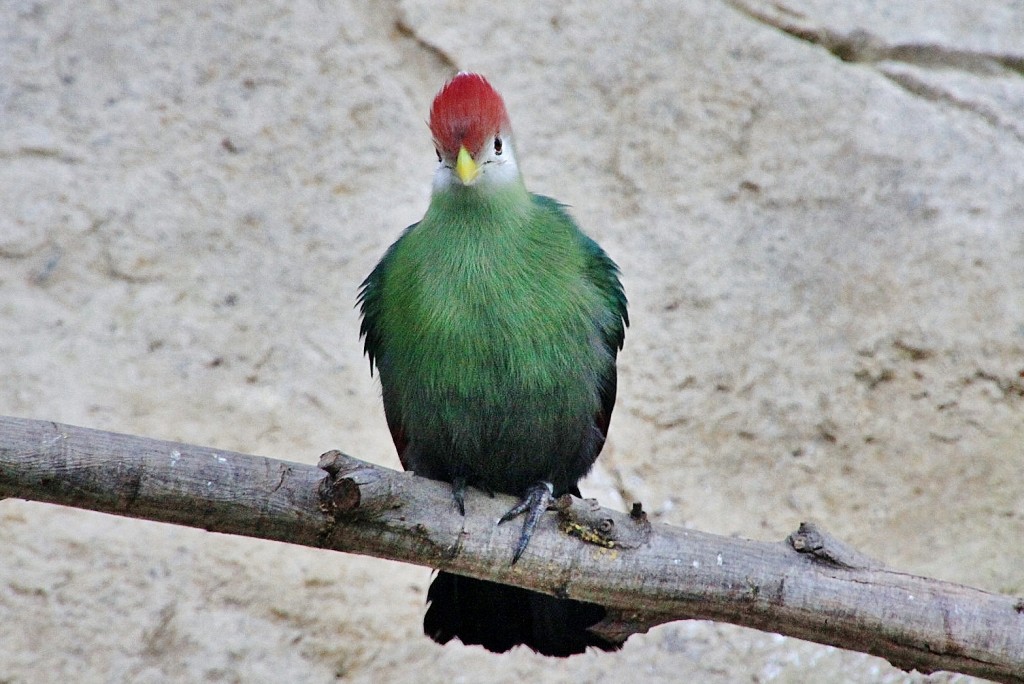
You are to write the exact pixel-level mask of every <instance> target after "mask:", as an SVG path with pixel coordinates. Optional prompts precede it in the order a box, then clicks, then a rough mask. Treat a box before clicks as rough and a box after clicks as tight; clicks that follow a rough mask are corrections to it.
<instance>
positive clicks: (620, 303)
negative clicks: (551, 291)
mask: <svg viewBox="0 0 1024 684" xmlns="http://www.w3.org/2000/svg"><path fill="white" fill-rule="evenodd" d="M534 201H535V202H536V203H537V204H538V205H540V206H541V207H543V208H544V209H546V210H547V211H550V212H553V213H556V214H558V215H559V216H560V218H561V219H562V220H563V221H564V222H566V223H567V224H569V225H570V226H572V229H573V230H574V231H575V232H576V234H577V235H578V236H579V241H580V248H581V249H582V250H583V252H584V254H585V255H586V265H585V272H584V275H585V277H586V278H587V279H588V280H589V281H590V282H591V283H592V284H593V285H594V286H595V287H596V288H597V290H598V292H600V294H601V300H602V302H601V307H600V311H599V312H598V313H597V316H598V317H599V319H600V320H599V321H598V326H599V331H600V336H601V342H602V343H603V344H604V345H605V348H606V350H607V352H608V356H609V358H610V359H611V362H610V363H609V365H608V368H607V369H606V370H605V372H604V374H603V377H602V378H601V387H600V398H601V410H600V412H599V413H598V414H597V416H595V418H594V422H595V423H596V425H597V427H598V429H599V430H600V431H601V435H602V443H603V439H604V436H606V435H607V434H608V424H609V422H610V421H611V418H612V409H614V408H615V392H616V388H617V376H616V371H615V359H616V356H617V355H618V352H619V350H620V349H622V342H623V340H624V338H625V335H626V327H627V326H628V325H629V314H628V313H627V311H626V294H625V292H624V291H623V289H622V283H621V282H619V267H618V266H617V265H616V264H615V262H614V261H612V260H611V258H610V257H609V256H608V255H607V254H605V251H604V250H603V249H601V246H600V245H598V244H597V243H596V242H594V241H593V240H591V239H590V238H589V237H587V235H586V234H584V233H583V231H581V230H580V229H579V227H578V226H577V225H576V222H575V221H574V220H573V218H572V217H571V216H570V215H569V213H568V212H567V211H566V210H565V205H563V204H561V203H560V202H558V201H557V200H553V199H551V198H550V197H545V196H543V195H534Z"/></svg>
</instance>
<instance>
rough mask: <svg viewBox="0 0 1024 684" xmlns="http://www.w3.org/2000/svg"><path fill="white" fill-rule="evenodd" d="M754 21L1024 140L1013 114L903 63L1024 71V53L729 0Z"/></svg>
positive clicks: (982, 72) (989, 73) (994, 72)
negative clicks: (956, 44)
mask: <svg viewBox="0 0 1024 684" xmlns="http://www.w3.org/2000/svg"><path fill="white" fill-rule="evenodd" d="M725 2H726V4H727V5H729V6H730V7H732V8H733V9H735V10H737V11H738V12H740V13H742V14H743V15H745V16H747V17H749V18H750V19H753V20H754V21H756V22H758V23H761V24H764V25H766V26H769V27H771V28H773V29H776V30H778V31H781V32H782V33H785V34H786V35H789V36H792V37H794V38H798V39H800V40H803V41H805V42H808V43H811V44H812V45H818V46H820V47H823V48H825V49H826V50H828V51H829V52H830V53H831V54H832V55H834V56H835V57H837V58H839V59H840V60H842V61H844V62H850V63H856V64H867V65H870V66H873V67H875V68H876V70H877V71H878V72H879V73H880V74H881V75H882V76H884V77H885V78H887V79H889V81H890V82H892V83H893V84H895V85H897V86H899V87H900V88H902V89H903V90H905V91H906V92H908V93H910V94H911V95H915V96H917V97H921V98H924V99H925V100H928V101H930V102H936V103H939V104H944V105H948V106H951V107H953V108H956V109H958V110H961V111H964V112H968V113H970V114H973V115H975V116H977V117H979V118H981V119H982V120H983V121H984V122H985V123H987V124H988V125H990V126H992V127H994V128H998V129H999V130H1002V131H1005V132H1007V133H1010V134H1011V135H1013V136H1014V137H1015V138H1017V139H1018V140H1020V141H1024V130H1021V129H1019V127H1018V126H1017V125H1016V124H1015V122H1014V120H1013V119H1012V118H1011V117H1006V116H1003V115H1001V114H1000V112H999V111H998V110H997V109H995V108H993V107H990V106H988V105H986V104H985V103H983V102H979V101H977V100H974V99H968V98H965V97H962V96H960V95H958V94H957V93H955V92H954V91H952V90H950V89H949V88H946V87H943V86H941V85H938V84H934V83H929V82H927V81H926V80H924V79H923V78H921V77H919V76H916V75H914V74H912V73H908V72H907V71H906V70H905V69H901V68H900V67H901V66H907V67H918V68H921V69H934V70H940V69H941V70H947V71H957V72H960V73H966V74H971V75H975V76H983V77H993V76H996V77H1006V76H1014V77H1017V76H1024V54H1019V55H1017V54H1010V53H1006V54H1004V53H997V52H983V51H974V50H963V49H959V48H952V47H948V46H945V45H939V44H934V43H888V42H887V41H886V40H885V39H883V38H882V37H880V36H877V35H875V34H873V33H871V32H869V31H866V30H864V29H860V28H858V29H854V30H852V31H848V32H845V33H844V32H840V31H836V30H834V29H830V28H828V27H825V26H819V25H815V24H813V23H812V22H811V21H809V20H807V18H806V15H804V14H802V13H800V12H797V11H795V10H792V9H790V8H787V7H785V6H784V5H782V4H781V3H778V2H774V3H771V5H770V8H769V6H761V5H760V4H759V3H757V2H752V1H750V0H725Z"/></svg>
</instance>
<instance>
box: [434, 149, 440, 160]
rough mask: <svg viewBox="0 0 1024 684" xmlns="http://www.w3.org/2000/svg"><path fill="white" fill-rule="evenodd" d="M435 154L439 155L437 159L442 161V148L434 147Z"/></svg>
mask: <svg viewBox="0 0 1024 684" xmlns="http://www.w3.org/2000/svg"><path fill="white" fill-rule="evenodd" d="M434 154H436V155H437V161H441V150H439V149H437V148H436V147H435V148H434Z"/></svg>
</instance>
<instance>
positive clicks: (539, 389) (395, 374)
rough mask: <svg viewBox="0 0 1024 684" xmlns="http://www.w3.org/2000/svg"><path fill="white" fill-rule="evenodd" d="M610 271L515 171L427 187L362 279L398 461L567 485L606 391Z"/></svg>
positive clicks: (369, 348)
mask: <svg viewBox="0 0 1024 684" xmlns="http://www.w3.org/2000/svg"><path fill="white" fill-rule="evenodd" d="M617 273H618V271H617V268H616V266H615V264H614V263H613V262H612V261H611V260H610V259H609V258H608V256H607V255H606V254H605V253H604V252H603V251H602V250H601V248H600V247H599V246H598V245H597V244H596V243H595V242H594V241H592V240H591V239H590V238H588V237H586V236H585V235H584V234H583V233H582V232H580V230H579V229H578V228H577V227H576V225H575V223H574V222H573V220H572V219H571V218H570V217H569V215H568V214H567V213H566V212H565V211H564V210H563V208H562V206H561V205H559V204H558V203H557V202H555V201H554V200H551V199H549V198H546V197H541V196H538V195H532V194H530V193H528V192H527V191H526V189H525V188H524V187H523V185H522V183H521V182H518V183H511V184H508V185H507V186H502V187H499V188H490V189H488V191H487V192H481V190H480V189H479V188H475V187H463V186H457V187H451V188H448V189H446V190H445V191H443V192H435V193H434V196H433V198H432V200H431V204H430V208H429V209H428V211H427V213H426V215H425V216H424V218H423V220H422V221H420V222H419V223H417V224H415V225H413V226H411V227H409V228H408V229H407V230H406V231H405V233H403V235H402V236H401V237H400V238H399V240H398V241H397V242H395V243H394V244H393V245H392V246H391V248H390V249H389V250H388V251H387V253H386V254H385V255H384V257H383V259H381V261H380V263H379V264H378V265H377V267H376V268H375V269H374V270H373V272H372V273H371V274H370V276H369V277H368V278H367V279H366V281H365V282H364V283H363V286H362V290H361V292H360V303H361V308H362V313H363V324H362V329H361V332H362V334H363V335H364V336H365V338H366V352H367V354H368V355H369V357H370V362H371V365H373V364H375V365H376V366H377V368H378V370H379V373H380V379H381V385H382V388H383V395H384V407H385V412H386V414H387V418H388V424H389V426H390V428H391V431H392V435H393V436H394V438H395V444H396V447H397V448H398V449H399V455H400V457H401V460H402V463H403V465H404V466H405V467H406V468H407V469H410V470H413V471H415V472H417V473H419V474H421V475H425V476H427V477H432V478H434V479H440V480H445V481H449V482H453V481H456V480H458V479H460V478H461V479H465V481H466V482H468V484H470V485H474V486H478V487H481V488H483V489H486V490H490V491H499V492H507V493H510V494H515V495H520V494H522V492H523V490H524V489H526V488H527V487H528V486H530V485H531V484H534V483H536V482H538V481H547V482H551V483H552V484H553V485H554V489H555V494H556V495H558V494H560V493H563V492H565V491H570V490H572V489H573V488H574V486H575V484H576V481H577V480H578V479H579V478H581V477H582V476H583V475H585V474H586V472H587V471H588V470H589V469H590V467H591V465H592V464H593V461H594V459H595V458H596V457H597V454H598V452H599V451H600V449H601V446H602V444H603V442H604V434H605V431H606V430H607V425H608V419H609V418H610V415H611V410H612V406H613V404H614V400H615V357H616V353H617V351H618V350H619V348H620V347H621V345H622V339H623V333H624V327H625V325H626V324H627V317H626V299H625V296H624V295H623V291H622V287H621V285H620V283H619V280H618V275H617Z"/></svg>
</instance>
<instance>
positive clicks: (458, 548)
mask: <svg viewBox="0 0 1024 684" xmlns="http://www.w3.org/2000/svg"><path fill="white" fill-rule="evenodd" d="M5 497H16V498H23V499H31V500H34V501H45V502H50V503H55V504H62V505H66V506H77V507H80V508H88V509H91V510H96V511H103V512H106V513H114V514H117V515H124V516H130V517H136V518H145V519H148V520H157V521H161V522H170V523H175V524H179V525H188V526H191V527H200V528H203V529H206V530H211V531H215V532H223V533H228V534H239V535H245V536H249V537H259V538H263V539H274V540H277V541H285V542H290V543H293V544H302V545H305V546H313V547H319V548H326V549H334V550H336V551H348V552H352V553H361V554H366V555H370V556H377V557H380V558H389V559H393V560H400V561H404V562H407V563H415V564H419V565H426V566H430V567H435V568H443V569H445V570H450V571H452V572H457V573H461V574H464V575H470V576H472V577H479V578H486V579H490V580H494V581H497V582H503V583H506V584H513V585H516V586H520V587H526V588H530V589H535V590H538V591H543V592H547V593H550V594H555V595H558V596H569V597H572V598H577V599H583V600H586V601H593V602H595V603H600V604H602V605H604V606H607V607H608V609H609V610H608V617H607V618H606V619H605V620H604V621H603V622H602V623H600V624H599V625H597V626H596V627H595V629H596V630H597V631H600V632H601V633H602V634H604V635H605V636H607V637H609V638H617V639H622V640H624V639H625V638H626V637H628V636H629V635H630V634H634V633H637V632H643V631H646V630H647V629H648V628H650V627H651V626H653V625H656V624H661V623H664V622H669V621H673V620H682V619H692V618H697V619H708V620H718V621H724V622H731V623H734V624H737V625H744V626H747V627H753V628H756V629H761V630H765V631H770V632H778V633H781V634H786V635H790V636H795V637H799V638H801V639H807V640H810V641H816V642H819V643H823V644H831V645H833V646H839V647H841V648H846V649H850V650H855V651H862V652H865V653H871V654H874V655H877V656H881V657H883V658H886V659H887V660H889V662H891V663H893V664H894V665H896V666H897V667H900V668H903V669H906V670H910V669H917V670H920V671H922V672H935V671H938V670H951V671H955V672H961V673H964V674H971V675H976V676H979V677H985V678H989V679H992V680H995V681H1000V682H1018V683H1024V600H1021V599H1014V598H1013V597H1008V596H1000V595H997V594H992V593H989V592H985V591H981V590H979V589H972V588H970V587H965V586H961V585H957V584H952V583H949V582H942V581H939V580H934V579H927V578H923V577H915V576H913V575H908V574H905V573H900V572H895V571H892V570H888V569H885V568H883V567H881V565H880V564H878V563H877V562H874V561H871V560H870V559H867V558H865V557H864V556H862V555H861V554H859V553H857V552H856V551H855V550H853V549H850V548H849V547H847V546H845V545H843V544H842V543H841V542H839V541H837V540H835V539H833V538H831V537H830V536H829V535H828V534H826V533H824V532H823V531H822V530H820V529H819V528H817V527H815V526H813V525H803V526H801V529H800V530H798V531H797V532H795V533H794V534H792V535H790V537H789V538H788V539H787V540H785V541H783V542H774V543H769V542H757V541H749V540H744V539H735V538H728V537H719V536H715V535H710V534H705V533H703V532H697V531H693V530H684V529H679V528H675V527H671V526H668V525H663V524H657V523H650V522H649V521H648V520H647V519H646V516H645V515H644V513H643V511H642V510H640V507H639V505H635V506H634V509H633V511H632V512H631V513H630V514H624V513H618V512H614V511H609V510H607V509H603V508H600V507H598V506H597V505H596V503H594V502H590V501H581V500H579V499H572V498H571V497H563V498H562V499H561V500H560V501H559V502H558V504H557V506H556V509H557V512H556V513H555V514H550V515H548V516H545V518H544V520H543V521H542V523H541V525H540V526H539V527H538V530H537V533H536V534H535V535H534V538H533V540H532V541H531V543H530V547H529V548H528V549H527V551H526V553H525V554H524V555H523V557H522V559H521V560H520V561H519V562H518V563H517V564H516V565H514V566H513V565H511V564H510V560H511V554H512V548H513V545H514V541H515V539H516V538H517V536H518V534H519V526H518V525H516V524H510V525H502V526H500V527H498V526H496V525H495V521H496V520H497V519H498V517H500V515H501V514H502V513H503V512H504V511H505V510H507V509H508V508H509V506H510V505H511V500H510V499H508V498H506V497H495V498H491V497H488V496H487V495H485V494H482V493H480V492H476V491H474V490H471V491H470V492H467V497H466V516H465V517H462V516H461V515H459V514H458V513H457V512H456V511H455V510H454V507H453V505H452V499H451V491H450V489H449V487H448V486H447V485H445V484H443V483H438V482H433V481H430V480H426V479H423V478H419V477H415V476H413V475H410V474H408V473H401V472H396V471H392V470H388V469H386V468H381V467H378V466H374V465H371V464H369V463H364V462H362V461H358V460H356V459H353V458H349V457H347V456H344V455H342V454H340V453H338V452H329V453H328V454H325V455H324V457H323V458H322V459H321V464H320V467H315V466H311V465H304V464H301V463H290V462H286V461H278V460H274V459H269V458H262V457H258V456H248V455H245V454H238V453H233V452H228V451H221V450H218V449H211V448H206V447H198V446H192V445H188V444H178V443H175V442H166V441H158V440H153V439H146V438H142V437H133V436H129V435H121V434H115V433H110V432H101V431H97V430H89V429H85V428H78V427H72V426H69V425H60V424H57V423H52V422H44V421H37V420H26V419H19V418H4V417H0V499H2V498H5ZM556 528H561V531H559V529H556ZM0 562H2V561H0Z"/></svg>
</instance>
